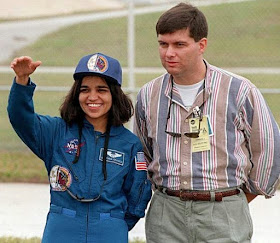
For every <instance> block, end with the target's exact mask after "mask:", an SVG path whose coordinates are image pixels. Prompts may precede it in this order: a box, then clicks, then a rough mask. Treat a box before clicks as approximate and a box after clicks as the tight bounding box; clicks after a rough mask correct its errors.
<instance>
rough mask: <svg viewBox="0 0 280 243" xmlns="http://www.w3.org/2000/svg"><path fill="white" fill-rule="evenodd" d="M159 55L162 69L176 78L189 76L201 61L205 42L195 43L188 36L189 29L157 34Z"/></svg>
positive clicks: (204, 39)
mask: <svg viewBox="0 0 280 243" xmlns="http://www.w3.org/2000/svg"><path fill="white" fill-rule="evenodd" d="M158 43H159V55H160V59H161V63H162V65H163V67H164V68H165V69H166V70H167V71H168V72H169V73H170V74H171V75H173V76H174V78H175V79H176V77H183V76H184V75H187V76H189V75H190V74H191V73H192V72H195V70H196V69H197V68H198V67H199V65H200V64H201V61H202V59H203V57H202V55H203V52H204V50H205V48H206V43H207V40H206V38H202V39H201V40H199V41H198V42H195V40H194V39H193V38H191V37H190V35H189V29H182V30H177V31H175V32H173V33H167V34H163V35H161V34H159V35H158Z"/></svg>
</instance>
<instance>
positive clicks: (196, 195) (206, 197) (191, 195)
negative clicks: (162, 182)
mask: <svg viewBox="0 0 280 243" xmlns="http://www.w3.org/2000/svg"><path fill="white" fill-rule="evenodd" d="M157 189H158V190H159V191H160V192H162V193H166V194H167V195H169V196H173V197H179V198H180V199H181V200H182V201H188V200H192V201H211V193H210V191H206V192H201V191H187V190H170V189H167V188H164V187H157ZM239 193H240V190H239V189H233V190H229V191H223V192H213V201H214V200H215V201H217V202H220V201H222V200H223V197H229V196H233V195H237V194H239ZM214 196H215V199H214Z"/></svg>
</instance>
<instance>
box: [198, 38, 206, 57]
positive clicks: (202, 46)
mask: <svg viewBox="0 0 280 243" xmlns="http://www.w3.org/2000/svg"><path fill="white" fill-rule="evenodd" d="M206 47H207V38H202V39H201V40H200V41H199V50H200V52H201V54H203V53H204V52H205V50H206Z"/></svg>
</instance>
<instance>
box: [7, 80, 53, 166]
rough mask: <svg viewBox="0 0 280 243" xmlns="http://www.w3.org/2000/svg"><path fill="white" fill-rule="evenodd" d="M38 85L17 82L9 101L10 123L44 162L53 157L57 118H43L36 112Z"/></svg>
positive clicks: (14, 83) (12, 88) (14, 84)
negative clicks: (35, 97) (34, 95)
mask: <svg viewBox="0 0 280 243" xmlns="http://www.w3.org/2000/svg"><path fill="white" fill-rule="evenodd" d="M35 88H36V85H35V84H34V83H33V82H31V81H29V84H28V85H26V86H25V85H20V84H17V83H16V82H15V81H14V82H13V85H12V87H11V91H10V95H9V100H8V107H7V110H8V115H9V119H10V122H11V124H12V126H13V128H14V130H15V132H16V133H17V134H18V136H19V137H20V138H21V140H22V141H23V142H24V143H25V144H26V145H27V146H28V147H29V148H30V149H31V150H32V151H33V152H34V153H35V154H36V155H37V156H38V157H39V158H41V159H42V160H44V161H46V160H48V159H50V157H51V155H52V150H53V149H52V144H53V141H52V138H53V136H52V134H57V132H56V127H57V126H56V123H57V122H56V121H57V119H56V118H53V117H50V116H42V115H39V114H36V113H35V111H34V104H33V94H34V91H35Z"/></svg>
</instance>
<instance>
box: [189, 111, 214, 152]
mask: <svg viewBox="0 0 280 243" xmlns="http://www.w3.org/2000/svg"><path fill="white" fill-rule="evenodd" d="M192 120H196V122H195V123H193V124H191V122H192ZM196 123H197V125H196ZM196 126H197V129H198V128H199V118H193V119H191V121H190V131H191V132H192V131H193V132H195V131H194V130H192V129H196ZM211 130H212V129H211ZM196 131H197V130H196ZM211 133H212V131H211ZM191 145H192V146H191V147H192V153H196V152H202V151H207V150H210V139H209V121H208V118H207V116H203V118H202V121H201V122H200V132H199V137H198V138H191Z"/></svg>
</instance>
